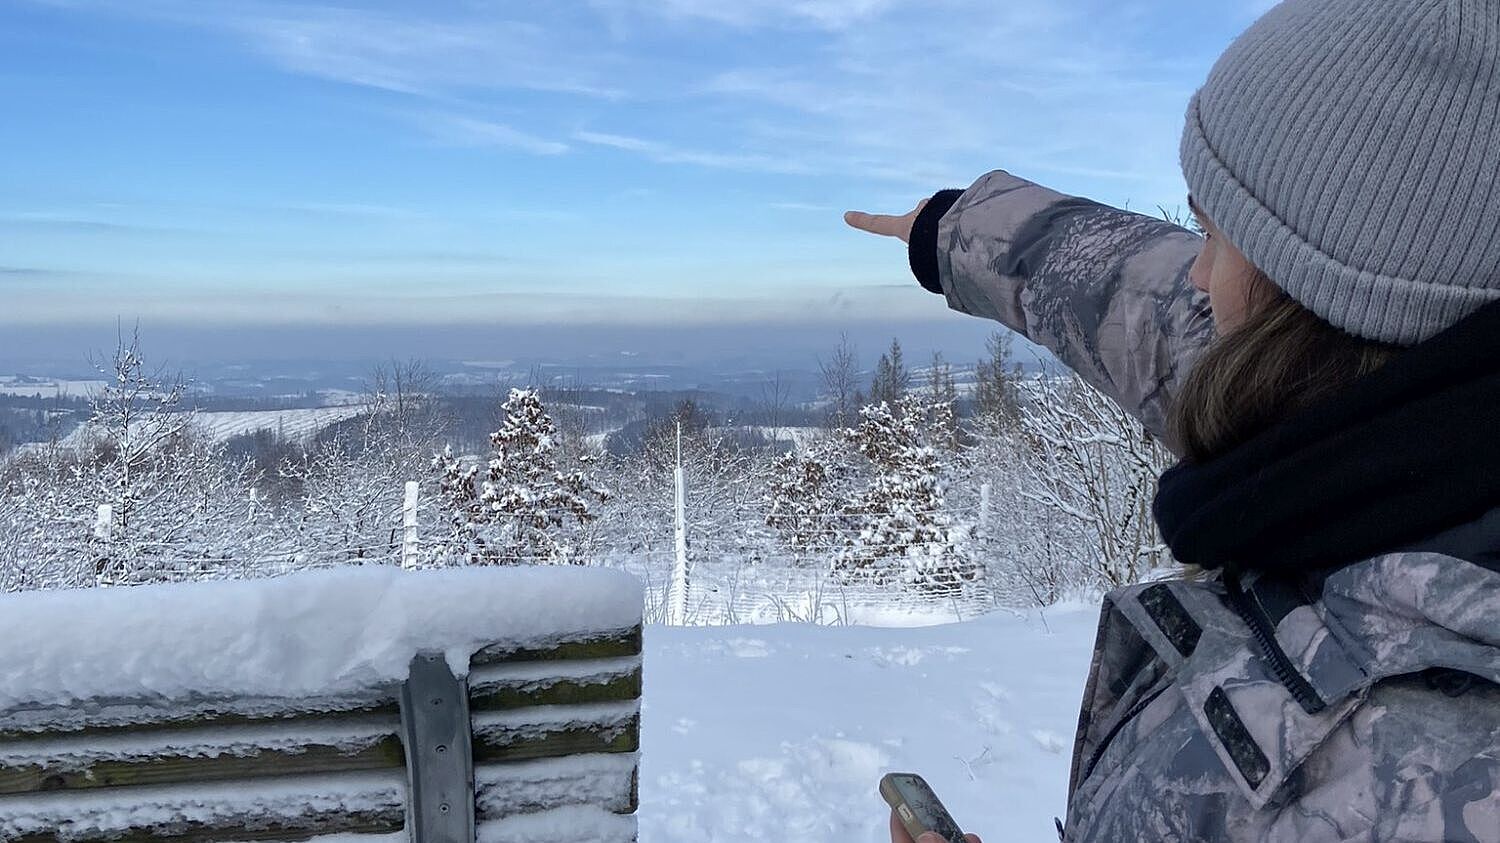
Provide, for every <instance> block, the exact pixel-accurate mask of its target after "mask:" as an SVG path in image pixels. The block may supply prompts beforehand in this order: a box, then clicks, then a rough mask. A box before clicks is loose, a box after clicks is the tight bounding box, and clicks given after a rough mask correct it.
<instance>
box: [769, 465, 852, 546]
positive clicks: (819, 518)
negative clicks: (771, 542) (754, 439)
mask: <svg viewBox="0 0 1500 843" xmlns="http://www.w3.org/2000/svg"><path fill="white" fill-rule="evenodd" d="M850 456H851V454H850V448H849V445H848V443H847V441H845V440H843V439H842V438H841V439H827V440H822V441H819V442H816V443H814V444H813V445H812V447H810V448H808V449H807V450H806V451H805V452H798V451H795V450H794V451H788V452H786V453H784V454H781V455H779V456H777V457H776V458H775V459H774V460H772V462H771V465H770V468H769V477H768V480H767V484H766V500H765V503H766V505H767V513H766V525H767V526H769V527H771V528H772V529H774V530H775V531H776V534H777V538H778V539H779V540H780V541H781V543H782V544H783V545H785V546H786V547H788V548H790V549H791V550H793V551H794V552H796V553H797V554H798V555H799V556H802V557H805V558H806V557H812V558H817V557H822V558H825V559H826V558H827V557H828V555H829V554H830V553H831V552H832V550H833V549H834V548H835V547H837V546H838V545H839V543H840V540H841V538H842V537H843V536H844V535H846V534H847V532H848V530H849V529H850V523H849V522H850V520H851V518H850V516H849V515H847V514H846V513H845V512H844V510H845V502H846V501H847V500H848V491H849V489H848V487H849V477H848V475H849V473H850V472H849V461H850V459H849V458H850Z"/></svg>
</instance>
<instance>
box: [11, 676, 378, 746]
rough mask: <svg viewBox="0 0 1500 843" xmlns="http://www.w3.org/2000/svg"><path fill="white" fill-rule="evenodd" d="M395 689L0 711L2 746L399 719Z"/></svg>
mask: <svg viewBox="0 0 1500 843" xmlns="http://www.w3.org/2000/svg"><path fill="white" fill-rule="evenodd" d="M400 714H401V712H400V707H399V706H398V704H397V702H396V696H395V691H394V690H393V689H381V690H380V691H378V692H373V693H372V695H371V696H369V697H366V698H338V697H329V698H324V699H317V700H307V699H303V700H294V699H270V698H259V699H256V698H242V699H223V698H218V699H199V700H191V701H179V700H168V699H133V700H124V699H115V700H88V701H86V702H82V703H79V704H77V705H68V706H45V707H42V706H38V707H27V708H20V709H12V710H11V711H6V712H0V744H9V743H22V742H25V741H30V740H52V739H55V738H57V737H58V736H59V735H79V736H84V735H86V736H89V737H91V738H95V737H98V738H102V737H106V736H109V735H121V734H135V733H138V732H141V731H143V730H154V729H179V728H191V729H198V728H214V729H227V728H234V727H237V726H263V725H270V724H276V723H286V724H288V725H289V726H290V725H297V726H306V725H317V724H320V723H322V724H329V723H336V722H339V721H343V720H347V719H350V718H355V717H366V716H388V717H393V718H399V717H400Z"/></svg>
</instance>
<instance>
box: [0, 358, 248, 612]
mask: <svg viewBox="0 0 1500 843" xmlns="http://www.w3.org/2000/svg"><path fill="white" fill-rule="evenodd" d="M100 371H101V374H103V375H104V376H105V382H104V385H103V387H102V388H101V389H100V390H99V391H98V392H97V393H96V394H95V395H94V396H93V399H92V402H91V404H92V415H91V420H90V421H89V423H88V425H87V427H86V428H85V431H86V434H87V436H86V438H87V447H84V448H81V449H73V448H63V447H58V446H54V447H51V448H48V449H45V450H43V451H41V452H39V453H37V454H32V455H29V456H27V457H26V458H23V459H19V460H17V461H16V462H15V463H13V464H12V466H11V467H10V470H9V471H8V472H7V477H6V478H5V480H4V481H3V484H0V485H3V494H4V495H5V496H6V498H7V501H8V506H7V507H6V508H7V509H8V510H9V511H10V513H11V514H10V515H9V516H8V517H9V518H10V519H12V520H13V521H14V522H15V523H16V525H17V529H16V530H15V531H14V532H11V533H10V534H9V536H8V539H7V541H6V542H5V545H6V547H4V550H5V552H6V554H7V555H8V556H9V559H8V560H4V561H3V564H4V567H5V569H6V571H5V573H4V574H3V575H0V587H3V588H5V589H7V590H18V589H26V588H44V587H80V586H91V585H129V584H137V583H148V582H164V581H172V580H184V579H201V578H207V577H222V576H231V575H236V574H237V573H239V572H241V569H242V568H243V567H244V566H246V565H248V564H250V560H252V559H254V558H256V556H258V555H260V554H264V553H266V552H268V551H269V550H270V548H271V547H272V546H273V545H274V544H275V542H274V541H273V540H272V539H271V538H270V537H272V536H274V535H275V532H274V531H272V530H270V529H268V524H267V519H268V513H267V512H265V511H264V510H263V508H261V507H259V506H258V505H257V503H256V501H255V499H254V497H253V495H252V489H253V487H254V485H255V481H256V477H255V475H254V473H253V472H252V471H251V470H250V468H249V465H248V464H247V463H246V462H245V461H240V460H232V459H229V458H227V457H226V456H225V455H224V454H223V453H222V449H220V448H218V447H216V446H214V445H213V444H211V443H209V442H207V441H205V440H204V439H203V438H201V437H199V436H197V435H195V434H194V433H193V431H192V430H191V427H190V425H191V422H192V418H193V416H192V414H191V413H187V412H183V411H181V410H180V409H179V407H180V404H181V401H182V398H183V396H184V386H183V385H182V383H181V382H180V381H175V380H172V381H169V380H165V379H163V378H162V377H161V376H160V375H159V374H158V373H156V372H154V371H152V370H150V369H148V368H147V366H146V363H145V360H144V358H143V357H142V355H141V353H140V350H139V343H138V341H137V340H135V339H132V340H131V341H130V342H128V343H127V342H125V341H123V340H122V341H121V343H120V345H119V347H118V348H117V349H116V351H115V353H114V355H113V357H112V358H111V359H110V360H109V361H107V362H106V363H105V364H103V365H101V366H100Z"/></svg>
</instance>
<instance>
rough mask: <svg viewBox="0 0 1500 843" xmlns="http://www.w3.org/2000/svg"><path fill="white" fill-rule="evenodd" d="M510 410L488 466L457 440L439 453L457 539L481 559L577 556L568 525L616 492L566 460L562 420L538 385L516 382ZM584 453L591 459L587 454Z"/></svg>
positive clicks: (586, 518)
mask: <svg viewBox="0 0 1500 843" xmlns="http://www.w3.org/2000/svg"><path fill="white" fill-rule="evenodd" d="M503 413H504V417H503V419H502V421H501V424H500V429H499V430H497V431H495V432H494V433H492V434H491V435H490V444H491V445H492V446H493V447H494V451H493V453H492V454H491V456H490V459H489V461H488V463H487V464H486V465H485V466H484V469H483V472H482V473H481V470H480V466H479V465H478V464H468V463H465V461H463V460H461V459H459V458H457V457H455V456H454V455H453V451H452V449H451V448H450V449H445V450H444V452H443V453H442V454H440V455H439V456H438V457H437V458H436V459H435V460H434V468H435V469H436V470H437V472H438V475H439V480H438V483H439V488H440V489H441V493H442V496H443V499H444V501H445V502H446V504H447V508H448V510H449V513H450V519H451V525H452V531H451V545H452V546H454V548H455V549H457V550H458V551H459V552H461V553H463V554H464V555H465V556H466V557H467V559H468V561H469V563H470V564H476V565H493V564H506V563H517V562H528V561H535V562H549V563H563V562H571V561H573V555H574V549H573V547H572V546H571V545H570V544H569V543H568V542H567V541H566V539H565V537H564V536H563V535H561V534H562V533H563V531H564V529H563V528H564V527H565V525H566V524H567V523H568V522H569V521H572V522H574V523H575V524H578V525H582V524H586V523H588V522H590V521H592V520H593V518H594V513H593V511H592V509H591V502H602V501H605V500H607V499H608V498H609V493H608V492H607V491H605V490H604V489H602V488H600V487H598V486H597V485H595V483H594V482H593V480H592V478H591V477H590V476H589V474H588V473H587V472H586V471H585V470H583V468H580V469H578V470H573V471H564V470H562V469H560V468H559V467H558V465H557V453H556V449H557V426H556V425H555V424H554V422H553V420H552V417H551V416H550V415H548V414H547V411H546V408H544V407H543V406H542V401H541V397H540V396H539V395H538V394H537V393H536V392H535V391H534V390H528V389H512V390H511V391H510V398H509V400H507V401H506V402H505V405H504V407H503ZM582 460H583V463H584V467H586V465H587V458H582Z"/></svg>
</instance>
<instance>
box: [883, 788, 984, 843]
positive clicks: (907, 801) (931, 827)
mask: <svg viewBox="0 0 1500 843" xmlns="http://www.w3.org/2000/svg"><path fill="white" fill-rule="evenodd" d="M880 795H881V796H882V797H884V799H885V801H886V802H887V803H889V804H890V806H891V810H893V811H895V812H896V818H897V819H899V820H901V824H902V825H903V826H905V827H906V833H907V834H910V835H911V839H913V840H916V839H917V838H918V837H921V836H922V835H924V834H926V833H928V832H932V833H934V834H936V835H937V836H939V837H941V838H943V839H944V840H947V841H948V843H964V833H963V832H962V831H960V830H959V828H958V823H956V822H954V821H953V817H952V816H951V815H950V814H949V813H948V809H947V808H944V807H943V803H942V802H941V801H939V800H938V798H937V794H936V793H933V792H932V788H931V787H930V786H928V784H927V782H926V780H925V779H923V778H922V777H921V776H919V775H917V774H916V773H889V774H887V775H885V776H883V777H882V778H881V779H880Z"/></svg>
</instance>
